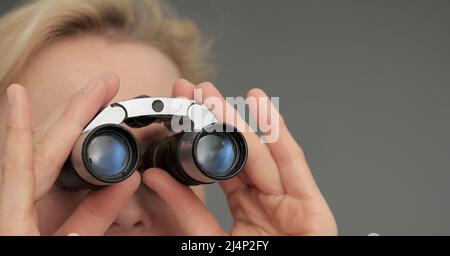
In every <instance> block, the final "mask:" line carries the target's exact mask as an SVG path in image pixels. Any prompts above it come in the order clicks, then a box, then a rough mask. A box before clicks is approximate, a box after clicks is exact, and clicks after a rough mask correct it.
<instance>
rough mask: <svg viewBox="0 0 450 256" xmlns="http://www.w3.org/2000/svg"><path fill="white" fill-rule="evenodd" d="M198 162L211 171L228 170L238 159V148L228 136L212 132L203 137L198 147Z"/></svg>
mask: <svg viewBox="0 0 450 256" xmlns="http://www.w3.org/2000/svg"><path fill="white" fill-rule="evenodd" d="M196 154H197V162H198V164H199V165H200V167H201V168H202V169H203V170H205V171H206V172H209V173H214V174H223V173H225V172H227V171H228V170H229V169H230V168H231V167H232V165H233V163H234V161H235V159H236V148H235V146H234V143H233V141H232V140H231V139H230V138H229V137H228V136H225V135H224V136H219V135H216V134H210V135H206V136H203V137H201V138H200V139H199V140H198V142H197V148H196Z"/></svg>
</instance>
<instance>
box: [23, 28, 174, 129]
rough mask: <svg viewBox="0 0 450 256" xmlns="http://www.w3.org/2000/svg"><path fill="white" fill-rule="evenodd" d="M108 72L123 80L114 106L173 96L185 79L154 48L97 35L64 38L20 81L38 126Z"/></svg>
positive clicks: (35, 61) (30, 66)
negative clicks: (125, 101) (143, 98)
mask: <svg viewBox="0 0 450 256" xmlns="http://www.w3.org/2000/svg"><path fill="white" fill-rule="evenodd" d="M106 71H113V72H116V73H117V74H118V75H119V77H120V84H121V86H120V90H119V93H118V94H117V96H116V98H115V99H114V101H116V100H123V99H128V98H133V97H136V96H139V95H150V96H168V95H169V94H170V91H171V87H172V84H173V82H174V81H175V80H176V79H177V78H179V76H180V75H179V72H178V70H177V68H176V66H175V65H174V64H173V62H172V61H171V60H170V59H169V58H168V57H167V56H166V55H164V54H163V53H162V52H161V51H160V50H158V49H156V48H154V47H152V46H151V45H149V44H143V43H138V42H132V41H121V42H113V41H110V40H108V39H104V38H102V37H100V36H96V35H83V36H77V37H70V38H64V39H61V40H58V41H56V42H54V43H52V44H51V45H49V46H48V47H47V48H45V49H44V50H43V51H41V52H40V53H39V54H38V55H37V56H35V57H34V58H33V59H32V60H31V62H30V63H29V64H28V65H27V68H26V69H25V70H24V71H23V72H22V74H21V76H20V78H19V82H20V83H22V84H23V85H24V86H25V87H26V88H27V90H28V92H29V94H30V101H31V102H30V103H31V107H32V109H33V117H34V120H33V122H34V123H36V122H39V120H41V119H42V118H44V117H45V116H47V115H48V114H49V113H50V112H51V111H52V110H53V109H55V108H57V107H58V106H59V105H62V104H63V103H64V102H66V101H67V100H68V99H69V98H70V97H71V96H72V95H73V94H74V93H75V92H76V91H77V90H79V89H80V88H82V87H83V86H84V85H85V84H86V83H87V82H88V81H89V80H90V79H92V78H94V77H97V76H99V75H101V74H102V73H104V72H106Z"/></svg>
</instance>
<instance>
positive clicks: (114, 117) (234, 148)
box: [57, 96, 247, 190]
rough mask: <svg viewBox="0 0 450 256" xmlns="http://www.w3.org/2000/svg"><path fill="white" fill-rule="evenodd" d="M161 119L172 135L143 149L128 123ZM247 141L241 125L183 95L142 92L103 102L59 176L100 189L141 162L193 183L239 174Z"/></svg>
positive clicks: (67, 185) (68, 184) (64, 182)
mask: <svg viewBox="0 0 450 256" xmlns="http://www.w3.org/2000/svg"><path fill="white" fill-rule="evenodd" d="M156 122H159V123H163V124H164V126H165V127H166V128H167V129H168V131H169V133H168V134H169V135H168V136H167V137H165V138H164V139H163V140H161V141H158V142H157V143H156V144H155V146H153V147H149V148H148V149H147V150H145V152H143V153H141V151H142V150H141V149H140V146H139V143H138V141H137V140H136V138H135V137H134V136H133V134H132V133H131V132H130V131H129V129H127V127H132V128H142V127H145V126H148V125H151V124H153V123H156ZM246 160H247V143H246V141H245V138H244V136H243V135H242V134H241V133H240V132H239V131H238V130H237V128H235V127H233V126H231V125H228V124H225V123H220V122H218V121H217V120H216V118H215V117H214V115H213V114H212V113H211V112H210V110H209V109H208V108H207V107H206V106H205V105H201V104H197V103H195V102H194V101H192V100H189V99H183V98H152V97H149V96H139V97H137V98H135V99H131V100H125V101H121V102H116V103H113V104H111V105H108V106H106V107H105V108H103V109H102V110H101V111H100V112H99V113H98V114H97V115H96V116H95V118H94V119H93V120H92V121H91V122H90V123H89V124H88V125H87V126H86V127H85V129H84V130H83V132H82V134H81V136H80V137H79V138H78V139H77V141H76V143H75V144H74V147H73V149H72V153H71V155H70V156H69V159H68V160H67V161H66V164H65V166H64V168H63V169H62V170H61V173H60V175H59V177H58V180H57V182H58V184H59V185H60V187H62V188H64V189H67V190H81V189H96V188H101V187H103V186H107V185H111V184H114V183H117V182H120V181H123V180H125V179H127V178H128V177H130V176H131V175H132V174H133V172H134V171H135V170H137V169H140V168H141V169H142V167H143V166H144V167H146V168H147V167H159V168H161V169H164V170H165V171H167V172H169V173H170V174H171V175H172V177H174V178H175V179H177V180H178V181H179V182H181V183H183V184H185V185H188V186H192V185H200V184H209V183H214V182H217V181H221V180H226V179H230V178H232V177H234V176H235V175H237V174H238V173H239V172H240V171H241V170H242V168H243V167H244V165H245V163H246Z"/></svg>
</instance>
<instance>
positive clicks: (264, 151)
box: [196, 82, 284, 195]
mask: <svg viewBox="0 0 450 256" xmlns="http://www.w3.org/2000/svg"><path fill="white" fill-rule="evenodd" d="M198 87H199V88H200V89H201V95H200V97H201V98H200V97H198V94H196V96H197V98H196V101H197V102H202V103H203V104H205V105H206V106H208V108H210V109H211V111H212V112H213V113H214V115H215V116H216V118H217V119H218V120H219V121H222V122H227V123H230V122H233V120H235V118H234V117H236V120H235V121H236V123H231V124H232V125H234V126H240V124H243V125H242V126H243V127H239V128H240V130H241V131H242V134H243V135H244V137H245V139H246V141H247V145H248V160H247V164H246V165H245V168H244V171H245V174H247V177H248V178H249V180H250V181H251V183H253V184H254V185H255V186H256V187H257V188H258V189H259V190H261V191H262V192H263V193H267V194H273V195H278V194H283V193H284V189H283V186H282V184H281V180H280V176H279V173H278V170H277V165H276V163H275V161H274V160H273V159H272V156H271V154H270V151H269V149H268V148H267V147H266V145H264V144H263V143H261V140H260V138H259V137H258V136H257V134H256V133H255V132H254V131H252V130H251V128H250V127H249V126H248V125H247V124H246V122H245V121H244V120H243V119H242V118H241V117H240V115H239V113H238V112H237V111H236V110H235V109H234V107H232V106H231V105H230V104H228V103H227V102H226V101H225V99H224V98H223V96H222V95H221V93H220V92H219V90H218V89H217V88H216V87H215V86H214V85H213V84H211V83H209V82H206V83H202V84H200V85H199V86H198ZM221 185H222V187H223V189H224V191H225V192H226V193H227V194H229V193H232V192H233V191H235V189H237V188H239V187H240V186H242V185H244V182H240V183H239V184H238V182H237V181H231V180H229V181H228V182H224V183H221Z"/></svg>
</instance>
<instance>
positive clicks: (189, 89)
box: [171, 79, 195, 99]
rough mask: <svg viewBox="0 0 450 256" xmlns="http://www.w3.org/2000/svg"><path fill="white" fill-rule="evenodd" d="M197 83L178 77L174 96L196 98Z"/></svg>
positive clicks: (174, 87) (173, 90)
mask: <svg viewBox="0 0 450 256" xmlns="http://www.w3.org/2000/svg"><path fill="white" fill-rule="evenodd" d="M194 89H195V85H194V84H192V83H191V82H189V81H188V80H186V79H178V80H177V81H176V82H175V83H174V85H173V87H172V94H171V95H172V97H184V98H188V99H194Z"/></svg>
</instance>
